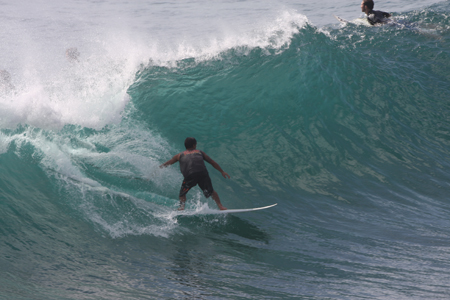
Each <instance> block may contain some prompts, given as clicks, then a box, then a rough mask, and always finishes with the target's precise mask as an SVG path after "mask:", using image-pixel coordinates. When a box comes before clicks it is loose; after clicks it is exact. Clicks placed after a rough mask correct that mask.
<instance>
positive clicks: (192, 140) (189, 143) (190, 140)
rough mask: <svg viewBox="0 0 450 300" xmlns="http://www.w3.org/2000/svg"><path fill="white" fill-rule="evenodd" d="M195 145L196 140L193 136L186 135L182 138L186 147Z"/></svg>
mask: <svg viewBox="0 0 450 300" xmlns="http://www.w3.org/2000/svg"><path fill="white" fill-rule="evenodd" d="M195 145H197V140H196V139H195V138H193V137H188V138H186V139H185V140H184V146H185V147H186V149H189V148H192V147H194V146H195Z"/></svg>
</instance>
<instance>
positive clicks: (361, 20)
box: [333, 15, 372, 26]
mask: <svg viewBox="0 0 450 300" xmlns="http://www.w3.org/2000/svg"><path fill="white" fill-rule="evenodd" d="M333 16H334V17H335V18H336V19H337V20H338V21H339V22H341V23H343V24H348V23H353V24H355V25H365V26H372V25H370V23H369V21H367V18H356V19H354V20H353V21H348V20H345V19H342V18H341V17H338V16H336V15H333Z"/></svg>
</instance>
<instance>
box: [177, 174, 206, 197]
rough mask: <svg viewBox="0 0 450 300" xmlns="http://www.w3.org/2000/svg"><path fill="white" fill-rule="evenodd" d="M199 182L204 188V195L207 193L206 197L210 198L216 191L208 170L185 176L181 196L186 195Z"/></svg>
mask: <svg viewBox="0 0 450 300" xmlns="http://www.w3.org/2000/svg"><path fill="white" fill-rule="evenodd" d="M197 184H198V186H199V187H200V188H201V189H202V191H203V195H205V197H206V198H209V197H210V196H211V194H212V193H213V192H214V189H213V186H212V183H211V178H209V174H208V172H202V173H194V174H191V175H189V176H188V177H185V178H184V180H183V183H182V184H181V189H180V197H182V196H184V195H186V194H187V192H189V190H190V189H191V188H193V187H194V186H196V185H197Z"/></svg>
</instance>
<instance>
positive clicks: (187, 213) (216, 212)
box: [177, 203, 278, 216]
mask: <svg viewBox="0 0 450 300" xmlns="http://www.w3.org/2000/svg"><path fill="white" fill-rule="evenodd" d="M277 204H278V203H275V204H272V205H268V206H263V207H255V208H238V209H226V210H218V209H202V210H200V211H192V210H191V211H190V210H180V211H177V215H181V216H190V215H223V214H235V213H244V212H251V211H257V210H263V209H267V208H271V207H274V206H275V205H277Z"/></svg>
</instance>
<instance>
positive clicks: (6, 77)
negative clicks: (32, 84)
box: [0, 70, 15, 92]
mask: <svg viewBox="0 0 450 300" xmlns="http://www.w3.org/2000/svg"><path fill="white" fill-rule="evenodd" d="M14 89H15V87H14V85H12V83H11V74H9V72H8V71H6V70H0V91H5V92H9V91H11V90H14Z"/></svg>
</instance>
